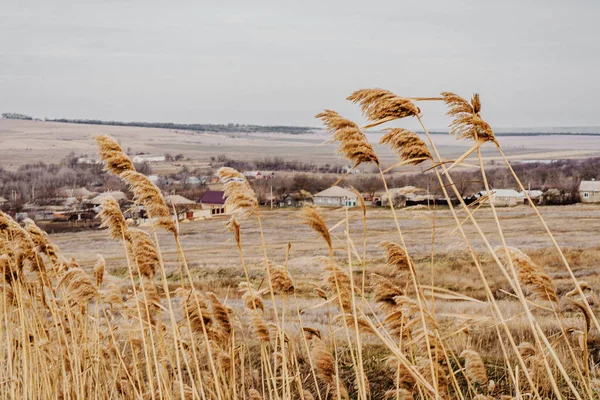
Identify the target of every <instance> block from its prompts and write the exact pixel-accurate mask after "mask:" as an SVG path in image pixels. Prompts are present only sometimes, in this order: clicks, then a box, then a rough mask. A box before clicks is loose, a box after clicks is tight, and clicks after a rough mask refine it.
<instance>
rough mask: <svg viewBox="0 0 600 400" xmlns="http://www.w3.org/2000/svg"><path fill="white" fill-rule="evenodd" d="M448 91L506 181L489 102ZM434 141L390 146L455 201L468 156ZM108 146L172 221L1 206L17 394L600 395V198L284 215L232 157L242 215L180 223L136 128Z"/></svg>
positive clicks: (381, 105)
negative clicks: (38, 213)
mask: <svg viewBox="0 0 600 400" xmlns="http://www.w3.org/2000/svg"><path fill="white" fill-rule="evenodd" d="M442 96H443V100H444V101H445V103H446V104H447V105H448V106H449V108H450V114H451V115H452V117H453V119H454V123H453V125H452V126H453V128H454V129H455V131H454V133H456V134H459V135H460V136H462V137H463V138H466V139H468V141H469V143H473V142H474V144H473V145H472V150H473V153H472V154H473V156H474V158H475V160H476V161H478V163H479V168H480V172H481V179H482V181H483V183H484V186H485V187H486V189H487V191H488V192H489V191H490V188H489V185H488V182H487V177H486V172H485V171H486V167H485V166H484V157H485V152H482V151H480V150H481V148H482V147H483V145H484V144H485V145H487V149H488V150H489V149H490V148H492V149H493V146H494V145H495V146H497V147H498V150H499V151H498V152H497V154H498V155H500V156H502V153H501V151H500V149H501V148H500V144H499V142H498V141H496V139H495V137H494V134H493V131H492V129H491V127H490V126H489V125H488V124H487V123H486V122H485V121H483V120H482V118H481V116H480V114H479V112H480V110H481V103H480V100H479V97H478V96H477V95H474V96H473V98H472V99H471V101H470V102H469V101H467V100H465V99H463V98H461V97H459V96H457V95H455V94H453V93H442ZM350 100H353V101H355V102H357V103H359V104H360V105H361V108H362V109H363V113H364V114H365V115H366V116H367V117H368V119H369V120H370V121H372V122H374V123H375V124H379V123H382V122H385V121H389V120H390V119H398V118H403V117H406V116H411V117H415V119H416V120H418V121H419V123H422V120H421V115H420V114H421V111H420V109H419V108H417V107H416V106H415V104H413V101H412V100H411V99H406V98H401V97H398V96H396V95H394V94H393V93H391V92H388V91H385V90H382V89H365V90H360V91H357V92H355V93H353V94H352V96H350ZM320 118H322V120H323V122H324V123H325V125H326V126H327V127H328V129H329V130H330V131H331V133H333V137H334V139H335V140H336V141H337V142H338V143H339V147H338V152H339V153H341V154H344V155H345V156H346V157H347V158H348V160H349V161H350V162H352V163H354V164H356V165H359V164H362V163H369V164H371V166H374V167H375V169H376V170H377V171H378V172H379V177H378V178H373V179H381V180H382V184H383V185H384V186H385V187H386V188H387V185H386V177H385V175H384V172H383V169H382V165H384V162H383V160H385V158H381V159H380V158H379V156H378V154H377V153H376V150H375V149H376V147H374V146H372V145H371V143H370V142H369V140H368V138H367V136H366V135H365V134H364V133H363V132H362V131H361V130H360V128H359V127H358V125H357V124H355V123H354V122H352V121H349V120H347V119H345V118H343V117H342V116H340V115H339V114H337V113H335V112H334V111H325V112H324V113H322V114H320ZM423 127H424V125H423ZM163 133H164V134H165V136H164V138H163V139H164V140H169V139H170V140H171V141H173V138H172V137H170V138H169V137H168V135H166V132H163ZM426 136H427V140H428V143H429V144H426V143H425V142H424V141H423V139H422V138H421V137H420V136H419V135H417V134H415V133H413V132H410V131H407V130H404V129H399V128H397V129H392V130H389V131H387V133H386V141H387V142H389V143H390V144H391V148H392V149H394V150H395V151H396V152H397V153H398V156H399V157H400V158H401V159H402V160H403V162H404V163H406V164H412V165H419V164H421V163H423V162H425V164H424V165H425V166H427V165H429V164H433V171H434V173H435V176H436V178H437V179H438V181H439V183H440V185H441V188H442V190H443V191H444V196H445V197H446V199H449V197H450V195H449V194H448V192H447V190H450V189H451V190H453V191H457V189H456V185H455V182H454V180H453V178H452V172H449V170H448V168H449V167H448V166H447V164H449V163H447V162H442V161H443V159H442V158H441V156H440V155H439V154H438V148H437V146H435V143H434V141H433V140H432V138H431V137H429V135H426ZM207 137H210V138H211V139H214V137H213V136H210V135H207ZM236 140H237V139H236ZM245 140H258V141H260V140H266V141H271V140H273V138H269V139H266V138H264V137H263V138H262V139H261V138H246V139H245ZM299 140H300V139H299ZM443 140H447V138H446V139H442V141H443ZM528 140H531V138H529V139H528ZM96 142H97V147H98V153H99V155H100V157H101V159H102V160H103V162H104V166H105V170H106V171H107V172H109V173H111V174H113V175H115V176H118V177H119V179H121V180H122V181H123V183H125V184H127V186H128V187H129V188H130V190H131V191H132V193H133V198H134V201H135V202H136V203H137V204H139V205H141V206H143V207H144V208H145V210H146V212H147V213H148V214H149V215H150V216H152V217H153V219H152V221H153V222H152V226H150V227H133V226H128V225H127V222H126V220H125V218H124V216H123V213H122V210H121V208H120V206H119V204H118V203H117V202H116V201H115V200H114V199H112V198H111V197H107V198H105V199H104V200H103V202H102V210H101V212H100V214H99V218H100V220H101V221H102V224H103V226H105V227H107V229H104V230H94V231H82V232H78V233H64V234H56V235H52V236H51V237H50V236H48V235H47V234H46V233H45V232H43V231H41V230H40V229H39V227H38V226H36V225H35V223H34V222H33V221H31V220H26V221H25V224H24V226H21V225H20V224H18V223H17V222H15V221H14V220H13V219H12V218H11V217H10V216H8V215H6V214H4V213H0V233H1V234H0V267H1V268H0V269H1V270H2V271H3V274H2V275H0V278H1V279H2V281H1V282H0V291H1V292H2V294H1V296H0V303H1V304H0V316H1V318H0V321H1V323H2V328H3V329H1V330H0V396H2V397H3V398H48V399H50V398H61V399H63V398H64V399H71V398H74V399H75V398H77V399H79V398H139V399H152V400H154V399H177V398H181V399H203V400H205V399H219V400H225V399H227V400H229V399H243V400H246V399H249V400H261V399H296V398H299V399H302V400H311V399H317V398H318V399H320V400H326V399H336V400H342V399H348V400H349V399H354V398H356V399H364V400H370V399H396V400H408V399H414V398H419V399H435V400H438V399H450V398H452V399H460V400H465V399H476V400H486V399H497V398H500V399H524V398H531V399H539V400H542V399H547V398H558V399H578V400H579V399H582V400H583V399H590V400H591V399H597V398H598V395H600V368H599V365H600V323H599V322H598V314H599V311H600V301H599V300H598V295H597V290H596V288H597V287H598V284H599V283H600V279H598V270H597V267H596V262H597V260H598V256H599V255H600V246H599V245H598V243H597V242H596V237H597V235H596V233H597V232H598V231H599V228H600V222H599V221H598V218H597V215H598V211H599V210H600V208H598V207H597V206H592V205H574V206H565V207H542V208H539V209H538V208H537V207H535V206H532V207H528V206H518V207H514V208H496V207H494V205H493V204H494V203H493V202H490V201H489V199H488V198H485V197H483V198H482V199H480V201H481V203H480V204H477V203H472V204H470V205H469V206H467V205H466V204H464V203H462V204H461V205H460V206H457V207H450V208H448V209H444V208H440V209H428V208H426V207H419V208H406V209H393V208H392V209H390V210H387V209H370V208H367V207H365V206H364V204H362V203H361V204H359V207H357V208H355V209H352V210H349V209H345V208H344V209H319V208H315V207H303V208H302V210H274V211H271V210H268V209H264V208H261V207H259V203H258V200H257V198H256V193H255V192H254V190H253V189H252V187H251V185H250V184H249V182H248V181H247V180H246V179H245V178H244V177H243V175H242V174H241V173H240V172H239V171H236V170H234V169H232V168H227V167H224V168H220V169H219V171H218V176H219V178H220V180H221V181H222V182H224V190H225V196H226V198H227V199H226V206H227V207H231V208H232V209H234V210H235V214H234V216H232V218H230V219H219V218H215V219H211V220H207V221H202V222H191V223H182V224H181V225H180V226H178V225H177V224H176V223H175V222H174V221H173V219H172V217H171V215H170V209H169V207H168V206H167V204H166V202H165V199H164V197H163V195H162V193H161V191H160V189H159V188H158V187H156V186H155V185H154V184H153V183H152V182H151V181H150V180H149V179H148V178H147V177H146V176H144V175H143V174H141V173H139V172H137V171H136V170H135V165H134V164H133V163H132V161H131V160H130V159H129V158H128V156H127V155H126V154H125V152H124V151H123V149H122V147H121V146H120V145H119V143H118V142H117V140H115V138H113V137H111V136H101V137H98V138H96ZM124 145H125V146H126V145H127V143H124ZM311 146H312V145H306V143H305V147H304V150H307V149H309V148H310V147H311ZM292 147H293V146H290V145H289V143H287V144H286V145H285V146H281V147H278V145H273V149H275V148H278V149H279V150H281V149H285V151H292ZM550 147H552V146H550ZM550 147H547V148H546V150H548V149H550ZM256 148H258V149H261V146H257V147H255V149H256ZM440 148H442V149H443V145H442V146H440ZM230 150H231V149H230ZM297 150H298V149H293V151H297ZM488 150H486V151H488ZM461 151H462V150H461ZM528 151H529V149H528ZM553 151H554V150H553ZM561 151H567V152H569V151H571V150H565V149H562V150H561ZM576 151H580V150H576ZM585 151H592V152H593V149H588V150H585ZM432 152H433V153H432ZM559 152H560V151H559ZM527 153H528V152H527V151H523V149H519V148H518V147H517V148H516V151H515V152H514V153H513V155H514V154H520V155H522V154H527ZM246 154H247V155H248V154H250V153H249V152H247V153H246ZM532 154H533V153H532ZM537 154H540V153H537ZM542 154H548V153H547V152H546V153H542ZM555 154H558V153H557V152H555ZM509 156H510V155H509ZM384 157H385V156H384ZM503 161H506V163H507V164H508V160H507V159H505V160H503ZM511 171H512V170H511ZM513 178H514V180H515V182H519V185H521V190H524V189H523V187H522V184H521V183H520V180H519V178H518V177H517V175H516V173H514V171H513ZM386 191H387V189H386ZM387 195H388V199H389V200H390V201H391V195H390V194H389V192H388V193H387ZM460 198H461V197H459V199H460ZM359 199H362V197H359ZM481 205H484V206H481ZM140 228H141V229H140Z"/></svg>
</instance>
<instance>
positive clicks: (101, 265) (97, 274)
mask: <svg viewBox="0 0 600 400" xmlns="http://www.w3.org/2000/svg"><path fill="white" fill-rule="evenodd" d="M105 267H106V262H105V261H104V257H102V255H101V254H98V255H97V256H96V265H95V266H94V278H96V287H100V285H102V281H103V280H104V269H105Z"/></svg>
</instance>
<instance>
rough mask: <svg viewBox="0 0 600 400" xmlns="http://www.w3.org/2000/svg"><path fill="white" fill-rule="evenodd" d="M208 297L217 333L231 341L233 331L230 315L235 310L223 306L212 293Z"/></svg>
mask: <svg viewBox="0 0 600 400" xmlns="http://www.w3.org/2000/svg"><path fill="white" fill-rule="evenodd" d="M206 297H207V298H208V301H209V303H210V308H211V314H212V319H213V322H214V328H215V331H216V332H217V334H218V336H219V337H221V338H223V339H224V340H229V338H230V336H231V332H232V329H233V327H232V325H231V320H230V317H229V315H230V314H232V313H233V310H232V309H231V308H229V307H226V306H225V305H223V303H221V301H220V300H219V298H218V297H217V295H215V294H214V293H212V292H208V293H207V294H206Z"/></svg>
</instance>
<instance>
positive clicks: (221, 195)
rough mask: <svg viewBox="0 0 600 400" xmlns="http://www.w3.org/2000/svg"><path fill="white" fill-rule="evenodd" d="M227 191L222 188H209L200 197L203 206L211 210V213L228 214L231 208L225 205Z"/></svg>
mask: <svg viewBox="0 0 600 400" xmlns="http://www.w3.org/2000/svg"><path fill="white" fill-rule="evenodd" d="M225 200H226V198H225V192H223V191H220V190H209V191H207V192H205V193H204V194H203V195H202V197H201V198H200V204H202V207H203V208H207V209H209V210H210V214H211V215H228V214H229V213H230V211H231V210H229V209H228V207H227V206H226V205H225Z"/></svg>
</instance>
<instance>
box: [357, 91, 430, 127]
mask: <svg viewBox="0 0 600 400" xmlns="http://www.w3.org/2000/svg"><path fill="white" fill-rule="evenodd" d="M348 100H350V101H351V102H353V103H358V104H359V105H360V108H361V110H362V113H363V114H364V115H365V116H366V117H367V118H368V119H369V120H370V121H373V123H372V124H370V125H369V127H373V126H377V125H380V124H383V123H384V122H388V121H392V120H395V119H399V118H405V117H413V116H417V115H419V114H420V113H421V111H420V110H419V108H418V107H417V106H415V104H414V103H413V102H412V100H410V99H407V98H403V97H400V96H397V95H395V94H394V93H392V92H390V91H389V90H385V89H379V88H374V89H361V90H357V91H355V92H354V93H352V94H351V95H350V96H348Z"/></svg>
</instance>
